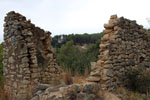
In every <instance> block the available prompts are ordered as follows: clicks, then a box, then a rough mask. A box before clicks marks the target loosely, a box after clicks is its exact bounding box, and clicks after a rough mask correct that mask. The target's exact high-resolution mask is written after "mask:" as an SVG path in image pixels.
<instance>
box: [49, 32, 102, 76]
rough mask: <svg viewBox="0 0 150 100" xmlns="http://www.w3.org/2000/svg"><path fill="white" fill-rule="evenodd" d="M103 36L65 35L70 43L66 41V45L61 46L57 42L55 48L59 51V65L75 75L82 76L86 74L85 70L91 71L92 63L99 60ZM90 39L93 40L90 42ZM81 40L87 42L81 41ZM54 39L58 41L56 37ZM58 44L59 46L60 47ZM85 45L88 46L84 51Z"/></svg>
mask: <svg viewBox="0 0 150 100" xmlns="http://www.w3.org/2000/svg"><path fill="white" fill-rule="evenodd" d="M102 36H103V34H102V33H101V34H100V33H97V34H80V35H78V34H77V35H73V34H72V35H65V37H66V38H67V39H68V41H67V40H65V42H66V43H64V44H59V42H56V40H55V44H56V45H54V46H55V48H56V49H57V53H56V56H57V63H58V64H59V65H60V66H61V67H62V68H63V69H64V70H70V71H71V73H72V74H73V75H75V74H76V73H78V74H81V75H82V74H84V73H85V70H88V71H90V62H95V61H97V59H98V54H99V44H100V39H101V37H102ZM57 37H61V36H57ZM89 37H91V38H90V40H89V41H88V39H89ZM80 38H82V39H85V40H82V39H81V40H80ZM54 39H56V37H54ZM57 39H58V38H57ZM78 39H79V40H78ZM76 40H78V41H76ZM52 42H54V41H52ZM57 44H59V46H58V45H57ZM85 44H86V45H88V46H87V47H86V48H84V49H82V47H83V46H84V45H85Z"/></svg>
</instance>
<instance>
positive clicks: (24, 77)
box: [3, 11, 59, 100]
mask: <svg viewBox="0 0 150 100" xmlns="http://www.w3.org/2000/svg"><path fill="white" fill-rule="evenodd" d="M50 34H51V33H50V32H45V31H44V30H42V29H40V28H38V27H35V25H34V24H32V23H31V22H30V21H27V20H26V18H25V17H24V16H22V15H20V14H19V13H15V12H14V11H12V12H9V13H8V14H7V16H6V17H5V24H4V41H5V42H4V57H3V58H4V60H3V64H4V76H5V80H6V83H5V90H6V92H10V93H9V94H11V95H12V97H13V98H14V99H15V100H24V99H27V96H29V95H32V92H33V91H34V87H35V86H36V85H37V84H39V82H40V83H45V82H49V83H50V81H52V80H53V81H54V78H55V79H58V76H59V71H58V68H57V66H56V62H55V61H56V60H55V56H54V54H53V52H52V48H51V45H50V44H51V38H50ZM47 73H48V74H47ZM52 77H54V78H52ZM43 80H44V81H43ZM31 87H32V88H31ZM29 88H31V90H28V89H29ZM12 97H11V100H12Z"/></svg>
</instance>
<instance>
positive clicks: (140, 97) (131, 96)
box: [115, 87, 150, 100]
mask: <svg viewBox="0 0 150 100" xmlns="http://www.w3.org/2000/svg"><path fill="white" fill-rule="evenodd" d="M115 92H116V94H118V95H120V97H121V98H122V100H150V94H149V93H147V94H141V93H138V92H134V91H130V90H128V89H126V88H123V87H120V88H118V89H117V90H116V91H115Z"/></svg>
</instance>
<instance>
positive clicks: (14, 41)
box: [3, 12, 150, 100]
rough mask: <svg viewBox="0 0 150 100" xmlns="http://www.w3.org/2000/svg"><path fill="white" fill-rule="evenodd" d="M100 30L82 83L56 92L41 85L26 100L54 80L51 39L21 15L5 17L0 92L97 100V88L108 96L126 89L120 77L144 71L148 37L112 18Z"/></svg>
mask: <svg viewBox="0 0 150 100" xmlns="http://www.w3.org/2000/svg"><path fill="white" fill-rule="evenodd" d="M104 27H105V30H104V32H103V33H104V37H103V38H102V39H101V44H100V50H99V52H100V55H99V60H98V61H97V62H96V63H92V67H91V73H90V76H89V77H88V78H87V80H88V82H87V83H84V84H73V85H70V86H61V85H59V86H57V87H50V86H47V85H44V86H41V88H40V89H41V90H39V91H36V92H34V95H32V92H33V91H34V89H33V88H34V87H36V86H37V85H38V84H40V83H48V84H50V83H57V82H58V80H59V74H60V71H59V68H58V65H57V64H56V58H55V55H54V53H53V51H52V47H51V37H50V34H51V33H50V32H45V31H44V30H42V29H40V28H39V27H36V26H35V25H34V24H32V23H31V22H30V20H26V18H25V17H24V16H22V15H20V14H18V13H15V12H9V13H8V14H7V16H6V17H5V24H4V40H5V41H4V60H3V65H4V76H5V81H6V83H5V90H6V91H8V92H10V91H11V93H12V97H15V100H29V99H27V97H28V96H29V95H28V94H29V93H30V94H31V96H32V99H31V100H48V99H49V100H72V99H70V98H73V100H83V99H85V98H86V99H87V97H89V98H90V100H101V99H99V97H97V95H96V94H97V92H98V91H99V89H100V88H101V89H104V90H109V91H113V90H114V89H115V88H117V87H119V86H122V85H126V83H127V82H128V79H127V78H126V77H123V76H126V74H127V72H128V71H129V70H130V68H134V67H142V68H149V67H150V63H149V62H150V53H149V52H150V48H149V46H150V33H148V32H147V31H146V30H145V29H144V28H143V26H141V25H138V24H136V21H130V20H128V19H125V18H123V17H121V18H118V17H117V16H116V15H113V16H111V18H110V20H109V23H108V24H105V25H104ZM95 83H96V84H95ZM97 83H98V84H97ZM30 88H31V90H29V89H30ZM89 98H88V99H89ZM91 98H93V99H91ZM11 100H12V99H11ZM116 100H118V99H116Z"/></svg>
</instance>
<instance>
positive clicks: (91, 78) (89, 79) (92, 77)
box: [86, 76, 100, 82]
mask: <svg viewBox="0 0 150 100" xmlns="http://www.w3.org/2000/svg"><path fill="white" fill-rule="evenodd" d="M86 80H87V81H90V82H98V81H100V77H97V76H90V77H88V78H87V79H86Z"/></svg>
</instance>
